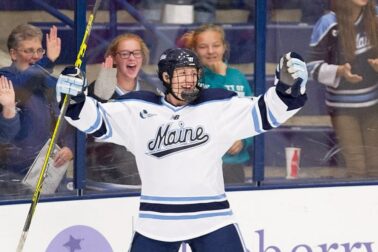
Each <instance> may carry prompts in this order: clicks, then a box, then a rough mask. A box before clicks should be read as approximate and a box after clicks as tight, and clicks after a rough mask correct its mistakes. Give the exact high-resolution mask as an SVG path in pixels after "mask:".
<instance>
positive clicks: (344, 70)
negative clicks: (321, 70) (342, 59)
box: [337, 63, 363, 83]
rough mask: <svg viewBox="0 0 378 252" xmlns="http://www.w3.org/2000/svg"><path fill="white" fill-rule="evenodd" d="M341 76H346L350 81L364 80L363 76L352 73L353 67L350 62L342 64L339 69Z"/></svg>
mask: <svg viewBox="0 0 378 252" xmlns="http://www.w3.org/2000/svg"><path fill="white" fill-rule="evenodd" d="M337 73H338V75H339V76H342V77H344V78H345V79H346V80H347V81H348V82H350V83H358V82H360V81H362V80H363V78H362V76H360V75H358V74H353V73H352V67H351V65H350V64H349V63H345V64H344V65H340V66H339V67H338V69H337Z"/></svg>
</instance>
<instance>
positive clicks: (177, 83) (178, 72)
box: [171, 67, 198, 105]
mask: <svg viewBox="0 0 378 252" xmlns="http://www.w3.org/2000/svg"><path fill="white" fill-rule="evenodd" d="M197 80H198V71H197V69H196V68H194V67H180V68H176V69H175V71H174V72H173V76H172V82H171V89H172V92H173V93H174V94H175V95H176V96H177V97H178V98H179V99H181V100H185V98H184V97H183V93H192V92H193V91H194V90H195V89H196V85H197ZM173 104H174V105H183V104H185V102H179V103H178V104H177V103H173Z"/></svg>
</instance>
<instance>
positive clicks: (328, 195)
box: [0, 186, 378, 252]
mask: <svg viewBox="0 0 378 252" xmlns="http://www.w3.org/2000/svg"><path fill="white" fill-rule="evenodd" d="M227 195H228V197H229V201H230V204H231V206H232V209H233V211H234V214H235V215H236V217H237V219H238V221H239V226H240V228H241V231H242V233H243V236H244V239H245V241H246V244H247V246H248V248H249V250H250V251H254V252H310V251H311V252H312V251H314V252H315V251H319V252H323V251H324V252H326V251H327V252H328V251H332V252H336V251H340V252H341V251H342V252H344V251H345V252H359V251H361V252H364V251H366V252H371V251H378V197H377V195H378V186H349V187H323V188H302V189H274V190H255V191H238V192H228V193H227ZM28 209H29V204H17V205H2V206H0V223H1V225H0V241H1V251H15V248H16V246H17V243H18V240H19V237H20V235H21V231H22V227H23V225H24V221H25V218H26V214H27V212H28ZM137 210H138V197H121V198H106V199H90V200H73V201H60V202H48V203H39V204H38V206H37V210H36V212H35V215H34V218H33V222H32V225H31V227H30V231H29V234H28V237H27V241H26V244H25V249H24V251H25V252H28V251H30V252H34V251H48V252H51V251H54V252H59V251H62V252H63V251H83V252H85V251H101V252H107V251H115V252H119V251H127V249H128V245H129V241H130V239H131V236H132V230H133V222H134V221H135V217H136V215H137ZM185 250H186V251H190V250H189V249H185Z"/></svg>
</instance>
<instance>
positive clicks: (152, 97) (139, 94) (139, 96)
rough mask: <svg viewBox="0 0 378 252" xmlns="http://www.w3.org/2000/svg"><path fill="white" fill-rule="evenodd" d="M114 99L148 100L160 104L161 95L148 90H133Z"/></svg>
mask: <svg viewBox="0 0 378 252" xmlns="http://www.w3.org/2000/svg"><path fill="white" fill-rule="evenodd" d="M114 100H116V101H120V100H141V101H145V102H150V103H154V104H161V96H159V95H157V94H155V93H153V92H150V91H145V90H143V91H142V90H141V91H133V92H130V93H127V94H124V95H121V96H119V97H117V98H116V99H114Z"/></svg>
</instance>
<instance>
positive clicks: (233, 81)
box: [200, 67, 253, 164]
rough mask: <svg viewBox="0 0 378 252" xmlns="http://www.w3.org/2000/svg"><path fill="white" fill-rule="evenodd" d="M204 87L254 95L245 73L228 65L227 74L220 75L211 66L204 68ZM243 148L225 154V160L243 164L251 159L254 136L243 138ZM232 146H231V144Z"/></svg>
mask: <svg viewBox="0 0 378 252" xmlns="http://www.w3.org/2000/svg"><path fill="white" fill-rule="evenodd" d="M200 86H202V87H203V88H224V89H227V90H230V91H234V92H236V93H237V94H238V96H239V97H244V96H252V95H253V93H252V89H251V87H250V85H249V82H248V81H247V79H246V78H245V76H244V74H243V73H242V72H240V71H239V70H238V69H236V68H232V67H227V69H226V75H225V76H224V75H220V74H217V73H215V72H213V71H212V70H210V69H209V68H206V67H205V68H204V70H203V74H202V77H201V80H200ZM243 144H244V146H243V149H242V150H241V151H240V152H239V153H238V154H237V155H229V154H225V155H224V156H223V162H224V163H227V164H241V163H245V162H247V161H248V160H249V158H250V157H249V153H248V147H249V146H251V144H252V138H247V139H244V140H243ZM230 147H231V146H230Z"/></svg>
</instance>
